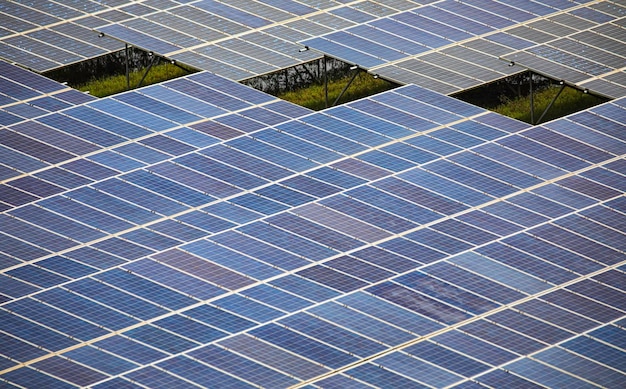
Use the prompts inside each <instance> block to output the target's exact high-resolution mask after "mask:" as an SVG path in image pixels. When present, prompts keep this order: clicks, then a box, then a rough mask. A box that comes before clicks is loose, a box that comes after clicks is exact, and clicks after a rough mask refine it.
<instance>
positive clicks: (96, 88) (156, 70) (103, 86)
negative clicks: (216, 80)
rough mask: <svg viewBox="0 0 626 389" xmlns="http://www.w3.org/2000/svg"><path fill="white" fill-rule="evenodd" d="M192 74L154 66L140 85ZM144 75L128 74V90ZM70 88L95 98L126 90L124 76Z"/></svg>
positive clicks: (136, 72)
mask: <svg viewBox="0 0 626 389" xmlns="http://www.w3.org/2000/svg"><path fill="white" fill-rule="evenodd" d="M193 72H194V71H193V70H191V71H189V72H187V71H185V70H183V69H181V68H180V67H178V66H176V65H172V64H170V63H164V64H159V65H154V66H152V68H151V69H150V71H149V72H148V75H147V76H146V78H145V80H144V81H143V83H142V84H141V85H142V86H145V85H150V84H155V83H158V82H162V81H167V80H170V79H172V78H176V77H180V76H184V75H186V74H189V73H193ZM144 73H145V69H142V70H137V71H133V72H130V74H129V79H130V82H129V84H130V89H134V88H136V87H137V85H138V84H139V81H141V78H142V77H143V75H144ZM72 87H73V88H75V89H78V90H80V91H83V92H87V91H89V94H91V95H92V96H96V97H105V96H110V95H114V94H116V93H120V92H124V91H126V90H128V89H127V87H126V75H124V74H122V75H117V76H110V77H105V78H99V79H94V80H92V81H89V82H87V83H84V84H80V85H72Z"/></svg>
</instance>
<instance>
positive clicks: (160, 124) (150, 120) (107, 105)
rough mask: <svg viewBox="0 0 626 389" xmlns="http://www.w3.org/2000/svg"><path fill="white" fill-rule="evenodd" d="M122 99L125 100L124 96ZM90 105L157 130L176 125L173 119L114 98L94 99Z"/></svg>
mask: <svg viewBox="0 0 626 389" xmlns="http://www.w3.org/2000/svg"><path fill="white" fill-rule="evenodd" d="M131 93H132V92H131ZM118 96H123V95H117V96H116V97H115V98H117V97H118ZM120 100H122V101H124V99H123V98H122V99H120ZM88 106H89V107H92V108H95V109H99V110H101V111H104V112H111V113H115V116H117V117H118V118H120V119H125V120H127V121H129V122H131V123H134V124H138V125H140V126H142V127H148V128H150V129H152V130H155V131H163V130H167V129H170V128H173V127H175V126H176V124H175V123H173V122H172V121H169V120H165V119H162V118H160V117H158V116H156V115H153V114H150V113H149V112H146V111H144V110H141V109H140V108H141V107H135V106H133V105H132V104H130V105H127V104H124V103H122V102H119V101H116V100H114V99H102V100H98V101H94V102H92V103H90V104H88Z"/></svg>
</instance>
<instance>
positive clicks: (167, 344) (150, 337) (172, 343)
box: [124, 325, 198, 354]
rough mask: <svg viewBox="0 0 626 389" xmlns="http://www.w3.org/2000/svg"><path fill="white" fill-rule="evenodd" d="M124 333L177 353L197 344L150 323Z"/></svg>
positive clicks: (166, 350)
mask: <svg viewBox="0 0 626 389" xmlns="http://www.w3.org/2000/svg"><path fill="white" fill-rule="evenodd" d="M124 335H125V336H128V337H129V338H131V339H134V340H137V341H140V342H142V343H144V344H147V345H149V346H152V347H155V348H157V349H160V350H163V351H165V352H167V353H171V354H177V353H180V352H183V351H186V350H188V349H190V348H194V347H197V346H198V344H197V343H195V342H191V341H189V340H187V339H184V338H182V337H180V336H177V335H174V334H172V333H170V332H167V331H163V330H161V329H158V328H156V327H153V326H150V325H144V326H141V327H138V328H134V329H132V330H130V331H126V332H125V333H124Z"/></svg>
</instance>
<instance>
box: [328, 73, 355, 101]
mask: <svg viewBox="0 0 626 389" xmlns="http://www.w3.org/2000/svg"><path fill="white" fill-rule="evenodd" d="M359 71H360V69H359V68H358V67H356V69H355V72H354V74H353V75H352V77H351V78H350V81H348V83H347V84H346V86H344V87H343V89H342V90H341V93H339V96H337V98H336V99H335V101H333V105H331V107H334V106H335V105H336V104H337V102H339V100H340V99H341V98H342V97H343V94H344V93H346V91H347V90H348V88H349V87H350V85H351V84H352V81H354V79H355V78H356V76H357V75H358V74H359Z"/></svg>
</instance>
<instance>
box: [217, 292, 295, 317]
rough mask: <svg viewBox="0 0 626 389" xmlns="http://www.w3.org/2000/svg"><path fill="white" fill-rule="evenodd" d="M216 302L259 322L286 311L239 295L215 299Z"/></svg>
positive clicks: (279, 315) (221, 307) (219, 305)
mask: <svg viewBox="0 0 626 389" xmlns="http://www.w3.org/2000/svg"><path fill="white" fill-rule="evenodd" d="M214 304H215V305H216V306H217V307H219V308H220V309H224V310H227V311H230V312H233V313H235V314H237V315H239V316H243V317H246V318H248V319H251V320H254V321H256V322H257V323H266V322H268V321H271V320H274V319H277V318H279V317H281V316H283V315H284V312H281V311H279V310H277V309H274V308H271V307H268V306H266V305H264V304H261V303H258V302H255V301H253V300H250V299H248V298H245V297H242V296H239V295H230V296H227V297H224V298H222V299H219V300H216V301H214Z"/></svg>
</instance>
